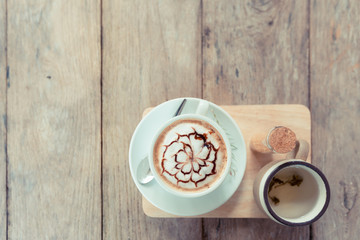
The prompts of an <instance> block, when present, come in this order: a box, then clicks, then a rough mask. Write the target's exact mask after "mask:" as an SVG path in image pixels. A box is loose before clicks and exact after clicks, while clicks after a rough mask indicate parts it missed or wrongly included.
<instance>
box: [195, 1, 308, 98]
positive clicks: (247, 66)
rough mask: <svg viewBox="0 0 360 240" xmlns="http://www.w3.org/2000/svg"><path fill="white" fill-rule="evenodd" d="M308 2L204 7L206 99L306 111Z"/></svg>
mask: <svg viewBox="0 0 360 240" xmlns="http://www.w3.org/2000/svg"><path fill="white" fill-rule="evenodd" d="M307 18H308V15H307V2H306V1H295V0H292V1H284V0H278V1H275V0H274V1H271V0H270V1H258V0H256V1H250V0H247V1H226V2H224V1H211V0H209V1H208V0H204V3H203V32H202V34H203V45H202V47H203V69H204V70H203V79H204V86H203V87H204V98H205V99H209V100H213V101H215V102H216V103H219V104H266V103H281V104H282V103H302V104H305V105H308V100H307V96H308V53H309V49H308V43H309V36H308V34H309V33H308V21H307Z"/></svg>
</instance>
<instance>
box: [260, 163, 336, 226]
mask: <svg viewBox="0 0 360 240" xmlns="http://www.w3.org/2000/svg"><path fill="white" fill-rule="evenodd" d="M290 166H301V167H302V168H303V169H305V170H306V171H308V172H309V173H311V175H314V174H315V175H317V176H318V177H317V180H319V179H320V180H321V181H317V182H320V184H319V185H321V187H322V190H323V191H325V194H326V195H325V199H324V200H323V201H322V199H321V198H319V199H318V201H317V203H316V204H320V206H322V207H320V208H319V210H317V211H316V210H311V211H310V212H308V213H306V214H305V215H303V216H301V217H296V218H286V217H281V216H279V215H278V214H276V213H275V211H274V210H273V209H272V207H271V205H270V202H269V199H268V189H269V186H270V182H271V180H272V179H273V177H274V176H275V175H276V174H277V173H278V172H279V171H280V170H282V169H284V168H287V167H290ZM322 183H323V185H322ZM319 191H321V189H319ZM262 194H263V196H262V197H263V199H264V202H265V206H266V209H267V211H268V212H269V213H270V215H271V216H272V217H273V218H274V219H275V220H276V221H278V222H280V223H282V224H284V225H287V226H304V225H308V224H311V223H313V222H315V221H317V220H318V219H319V218H320V217H321V216H322V215H323V214H324V213H325V211H326V209H327V207H328V205H329V202H330V186H329V183H328V180H327V179H326V177H325V175H324V174H323V173H322V172H321V171H320V169H318V168H317V167H315V166H314V165H312V164H310V163H307V162H305V161H303V160H298V159H291V160H285V162H283V163H281V164H280V165H278V166H276V167H275V168H274V169H273V170H272V171H271V173H270V174H269V175H268V177H267V178H266V181H265V185H264V188H263V193H262ZM319 194H321V193H319Z"/></svg>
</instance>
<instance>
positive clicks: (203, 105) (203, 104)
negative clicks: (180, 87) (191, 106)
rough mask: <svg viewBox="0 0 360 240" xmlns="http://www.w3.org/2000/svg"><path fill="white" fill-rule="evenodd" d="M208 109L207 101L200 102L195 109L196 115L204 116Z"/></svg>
mask: <svg viewBox="0 0 360 240" xmlns="http://www.w3.org/2000/svg"><path fill="white" fill-rule="evenodd" d="M208 109H209V103H208V102H207V101H204V100H200V102H199V105H198V107H197V109H196V114H199V115H206V113H207V112H208Z"/></svg>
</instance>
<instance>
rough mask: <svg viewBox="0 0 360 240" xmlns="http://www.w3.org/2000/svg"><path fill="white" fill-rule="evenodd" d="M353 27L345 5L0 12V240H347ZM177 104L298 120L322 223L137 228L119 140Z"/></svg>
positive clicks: (315, 2)
mask: <svg viewBox="0 0 360 240" xmlns="http://www.w3.org/2000/svg"><path fill="white" fill-rule="evenodd" d="M359 20H360V2H359V1H357V0H348V1H340V0H330V1H320V0H308V1H296V0H290V1H286V0H269V1H263V0H246V1H235V0H230V1H220V0H216V1H212V0H197V1H194V0H185V1H183V0H176V1H171V2H170V1H169V2H166V1H140V0H119V1H115V0H81V1H69V0H68V1H60V0H55V1H45V0H30V1H25V0H18V1H10V0H3V1H0V116H1V119H0V239H357V238H358V236H359V234H360V230H359V227H358V226H359V225H360V222H359V221H360V220H359V219H360V218H359V216H360V201H359V197H360V194H359V188H360V177H359V174H358V173H359V172H360V167H359V164H358V163H359V156H358V150H357V148H358V142H359V140H360V137H359V136H360V131H359V130H360V129H359V126H358V124H357V122H358V119H359V118H360V100H359V94H360V79H359V76H360V48H359V46H360V27H359V25H358V22H359ZM6 49H7V51H6ZM187 96H189V97H200V98H204V99H207V100H210V101H213V102H215V103H216V104H218V105H224V104H225V105H231V104H276V103H279V104H283V103H298V104H304V105H306V106H308V107H309V108H310V110H311V113H312V149H313V151H312V161H313V163H314V164H315V165H316V166H318V167H319V168H320V169H322V170H323V171H324V172H325V174H326V175H327V176H328V178H329V181H330V185H331V190H332V196H331V203H330V206H329V209H328V211H327V212H326V213H325V215H324V216H323V217H322V218H321V219H320V220H319V221H318V222H316V223H315V224H313V225H311V226H307V227H301V228H290V227H284V226H280V225H278V224H276V223H274V222H272V221H270V220H268V219H222V218H215V219H207V218H195V219H165V218H163V219H154V218H149V217H147V216H145V214H144V213H143V211H142V204H141V194H140V193H139V191H138V190H137V189H136V186H135V184H134V183H133V182H132V180H131V176H130V171H129V164H128V147H129V142H130V138H131V135H132V133H133V131H134V129H135V127H136V125H137V123H138V122H139V121H140V119H141V114H142V112H143V111H144V109H145V108H148V107H151V106H155V105H157V104H159V103H161V102H163V101H166V100H168V99H172V98H176V97H187Z"/></svg>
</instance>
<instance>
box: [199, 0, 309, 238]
mask: <svg viewBox="0 0 360 240" xmlns="http://www.w3.org/2000/svg"><path fill="white" fill-rule="evenodd" d="M308 28H309V25H308V5H307V1H295V0H293V1H283V0H278V1H275V0H274V1H250V0H248V1H243V2H242V1H207V0H204V3H203V28H202V29H203V30H202V36H203V43H202V49H203V84H204V86H203V87H204V90H203V92H204V96H203V97H204V98H205V99H207V100H210V101H213V102H215V103H217V104H269V103H301V104H304V105H308V103H309V102H308V73H309V71H308V63H309V62H308V56H309V55H308V54H309V48H308V45H309V31H308ZM256 226H258V227H256ZM258 229H261V231H259V230H258ZM203 231H204V235H205V236H204V237H205V239H238V238H247V239H269V238H270V239H288V238H289V236H291V238H293V239H307V238H309V227H301V228H289V227H284V226H280V225H278V224H276V223H274V222H273V221H271V220H259V219H252V220H244V219H234V220H232V219H205V220H204V229H203Z"/></svg>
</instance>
